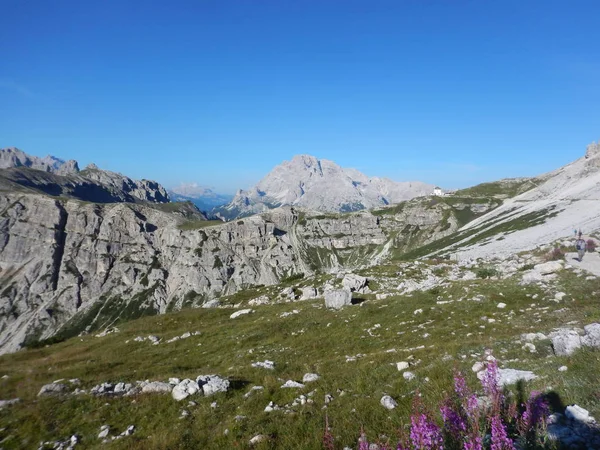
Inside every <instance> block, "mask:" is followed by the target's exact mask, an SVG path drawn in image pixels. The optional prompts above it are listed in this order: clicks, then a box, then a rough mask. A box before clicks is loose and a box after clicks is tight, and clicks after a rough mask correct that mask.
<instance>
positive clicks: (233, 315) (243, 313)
mask: <svg viewBox="0 0 600 450" xmlns="http://www.w3.org/2000/svg"><path fill="white" fill-rule="evenodd" d="M253 312H254V310H253V309H240V310H239V311H236V312H234V313H233V314H232V315H230V316H229V318H230V319H236V318H238V317H240V316H243V315H245V314H251V313H253Z"/></svg>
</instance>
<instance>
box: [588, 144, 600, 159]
mask: <svg viewBox="0 0 600 450" xmlns="http://www.w3.org/2000/svg"><path fill="white" fill-rule="evenodd" d="M598 155H600V141H598V142H592V143H591V144H589V145H588V146H587V148H586V150H585V157H586V159H589V158H593V157H595V156H598Z"/></svg>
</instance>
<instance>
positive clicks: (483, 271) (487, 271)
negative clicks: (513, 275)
mask: <svg viewBox="0 0 600 450" xmlns="http://www.w3.org/2000/svg"><path fill="white" fill-rule="evenodd" d="M475 275H477V278H484V279H485V278H492V277H495V276H497V275H499V272H498V271H497V270H496V269H494V268H493V267H481V268H479V269H477V271H476V272H475Z"/></svg>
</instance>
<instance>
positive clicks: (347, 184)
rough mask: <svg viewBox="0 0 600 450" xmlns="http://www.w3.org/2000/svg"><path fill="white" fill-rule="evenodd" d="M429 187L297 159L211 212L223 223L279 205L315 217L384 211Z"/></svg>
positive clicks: (311, 159)
mask: <svg viewBox="0 0 600 450" xmlns="http://www.w3.org/2000/svg"><path fill="white" fill-rule="evenodd" d="M433 188H434V186H433V185H429V184H426V183H421V182H395V181H392V180H389V179H387V178H376V177H375V178H369V177H367V176H366V175H364V174H362V173H360V172H359V171H357V170H354V169H343V168H342V167H340V166H338V165H337V164H335V163H334V162H332V161H328V160H325V159H317V158H315V157H314V156H309V155H297V156H294V158H293V159H292V160H291V161H285V162H283V163H282V164H280V165H279V166H277V167H275V168H274V169H273V170H272V171H271V172H270V173H269V174H268V175H267V176H266V177H265V178H263V179H262V180H261V181H260V182H259V183H258V184H257V185H256V186H255V187H254V188H252V189H250V190H249V191H238V193H237V194H236V196H235V197H234V199H233V200H232V201H231V203H230V204H228V205H226V206H225V207H222V208H218V209H216V210H215V213H217V214H218V215H220V216H221V217H223V218H225V219H233V218H236V217H243V216H248V215H251V214H256V213H260V212H264V211H267V210H269V209H271V208H275V207H278V206H283V205H291V206H296V207H301V208H305V209H309V210H313V211H321V212H346V211H358V210H362V209H369V208H374V207H377V206H385V205H389V204H391V203H398V202H401V201H405V200H410V199H412V198H414V197H419V196H424V195H429V194H431V193H432V192H433Z"/></svg>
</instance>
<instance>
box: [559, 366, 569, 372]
mask: <svg viewBox="0 0 600 450" xmlns="http://www.w3.org/2000/svg"><path fill="white" fill-rule="evenodd" d="M567 370H569V368H568V367H567V366H560V367H559V368H558V371H559V372H566V371H567Z"/></svg>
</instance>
